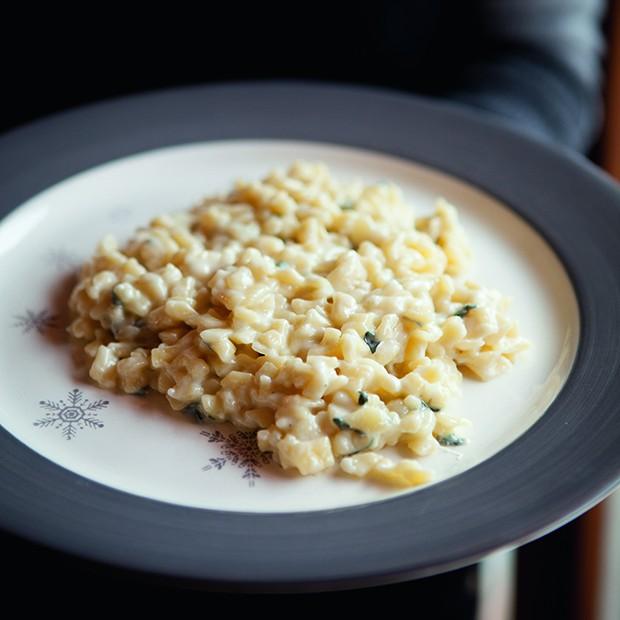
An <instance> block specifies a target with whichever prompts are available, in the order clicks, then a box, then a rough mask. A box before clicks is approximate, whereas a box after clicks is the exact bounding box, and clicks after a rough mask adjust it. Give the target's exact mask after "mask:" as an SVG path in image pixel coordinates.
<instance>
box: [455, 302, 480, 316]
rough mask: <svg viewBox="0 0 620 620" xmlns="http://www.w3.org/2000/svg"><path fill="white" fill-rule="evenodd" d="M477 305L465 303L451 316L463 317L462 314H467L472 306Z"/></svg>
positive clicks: (475, 306)
mask: <svg viewBox="0 0 620 620" xmlns="http://www.w3.org/2000/svg"><path fill="white" fill-rule="evenodd" d="M477 307H478V306H477V305H476V304H465V305H464V306H463V307H462V308H460V309H459V310H457V311H456V312H455V313H454V314H453V315H452V316H460V317H461V318H463V317H464V316H466V315H467V313H468V312H469V311H470V310H473V309H474V308H477Z"/></svg>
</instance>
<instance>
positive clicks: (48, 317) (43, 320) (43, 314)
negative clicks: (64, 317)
mask: <svg viewBox="0 0 620 620" xmlns="http://www.w3.org/2000/svg"><path fill="white" fill-rule="evenodd" d="M13 318H14V319H15V323H13V327H19V328H21V330H22V333H23V334H27V333H28V332H31V331H32V330H33V329H36V330H37V332H39V334H43V332H45V330H47V329H55V328H56V327H58V323H57V322H58V317H57V316H56V315H55V314H52V313H51V312H50V311H49V310H41V311H40V312H35V311H34V310H26V312H25V313H24V314H18V315H16V316H15V317H13Z"/></svg>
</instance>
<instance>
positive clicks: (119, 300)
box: [112, 291, 123, 306]
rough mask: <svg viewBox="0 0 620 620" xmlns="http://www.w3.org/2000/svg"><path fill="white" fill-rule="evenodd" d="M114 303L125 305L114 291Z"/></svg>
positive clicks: (115, 304)
mask: <svg viewBox="0 0 620 620" xmlns="http://www.w3.org/2000/svg"><path fill="white" fill-rule="evenodd" d="M112 305H114V306H122V305H123V302H122V301H121V298H120V297H119V296H118V295H117V294H116V293H115V292H114V291H112Z"/></svg>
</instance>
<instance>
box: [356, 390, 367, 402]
mask: <svg viewBox="0 0 620 620" xmlns="http://www.w3.org/2000/svg"><path fill="white" fill-rule="evenodd" d="M358 394H359V398H358V399H357V404H358V405H365V404H366V403H367V402H368V394H366V392H363V391H360V392H358Z"/></svg>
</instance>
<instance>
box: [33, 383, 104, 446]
mask: <svg viewBox="0 0 620 620" xmlns="http://www.w3.org/2000/svg"><path fill="white" fill-rule="evenodd" d="M109 404H110V403H109V401H107V400H94V401H90V400H89V399H88V398H85V397H84V394H83V393H82V392H80V390H78V389H77V388H75V389H73V390H71V391H70V392H69V394H68V395H67V400H66V401H65V400H64V399H63V400H60V401H58V402H56V401H53V400H41V401H39V406H40V407H41V408H42V409H45V410H46V411H47V413H46V414H45V417H44V418H40V419H38V420H37V421H36V422H34V423H33V424H34V426H38V427H39V428H48V427H52V428H56V429H60V430H61V432H62V436H63V437H64V438H65V439H67V440H71V439H73V438H74V437H75V435H76V434H77V432H78V430H81V429H84V428H94V429H97V428H103V422H102V421H101V420H99V418H98V417H97V416H98V413H97V411H99V410H100V409H105V408H106V407H107V406H108V405H109Z"/></svg>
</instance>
